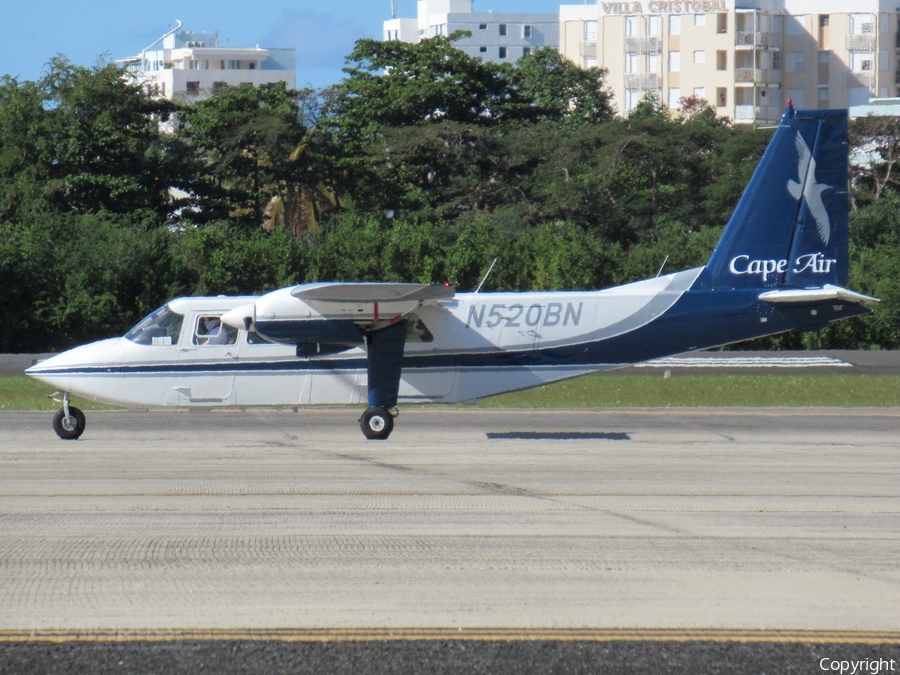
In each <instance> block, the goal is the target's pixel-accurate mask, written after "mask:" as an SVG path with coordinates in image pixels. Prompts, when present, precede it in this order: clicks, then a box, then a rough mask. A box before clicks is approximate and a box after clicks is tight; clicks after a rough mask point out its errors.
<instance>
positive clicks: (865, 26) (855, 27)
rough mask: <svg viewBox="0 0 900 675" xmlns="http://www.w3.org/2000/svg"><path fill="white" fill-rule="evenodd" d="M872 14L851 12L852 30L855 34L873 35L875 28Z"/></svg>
mask: <svg viewBox="0 0 900 675" xmlns="http://www.w3.org/2000/svg"><path fill="white" fill-rule="evenodd" d="M873 23H874V22H873V21H872V15H871V14H851V15H850V32H851V33H853V34H854V35H871V34H872V33H874V32H875V31H874V30H873V26H872V24H873Z"/></svg>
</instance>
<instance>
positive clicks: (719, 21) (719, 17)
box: [716, 13, 728, 33]
mask: <svg viewBox="0 0 900 675" xmlns="http://www.w3.org/2000/svg"><path fill="white" fill-rule="evenodd" d="M716 32H717V33H727V32H728V15H727V14H724V13H722V14H716Z"/></svg>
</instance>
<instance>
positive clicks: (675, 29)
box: [669, 14, 681, 35]
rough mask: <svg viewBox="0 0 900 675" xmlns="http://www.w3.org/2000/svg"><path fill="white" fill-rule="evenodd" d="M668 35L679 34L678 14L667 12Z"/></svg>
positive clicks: (679, 18)
mask: <svg viewBox="0 0 900 675" xmlns="http://www.w3.org/2000/svg"><path fill="white" fill-rule="evenodd" d="M669 35H681V15H680V14H669Z"/></svg>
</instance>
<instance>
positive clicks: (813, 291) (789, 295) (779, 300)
mask: <svg viewBox="0 0 900 675" xmlns="http://www.w3.org/2000/svg"><path fill="white" fill-rule="evenodd" d="M759 299H760V300H764V301H766V302H770V303H772V304H776V305H778V304H784V303H794V302H820V301H828V300H840V301H841V302H849V303H852V304H856V305H868V304H872V303H875V302H881V301H880V300H879V299H878V298H873V297H871V296H868V295H863V294H862V293H855V292H854V291H848V290H847V289H846V288H841V287H840V286H832V285H831V284H825V285H824V286H823V287H822V288H798V289H791V290H783V291H767V292H765V293H761V294H760V296H759Z"/></svg>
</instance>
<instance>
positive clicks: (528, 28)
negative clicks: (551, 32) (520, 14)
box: [522, 23, 531, 38]
mask: <svg viewBox="0 0 900 675" xmlns="http://www.w3.org/2000/svg"><path fill="white" fill-rule="evenodd" d="M522 37H527V38H530V37H531V26H529V25H528V24H527V23H526V24H525V25H524V26H522Z"/></svg>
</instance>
